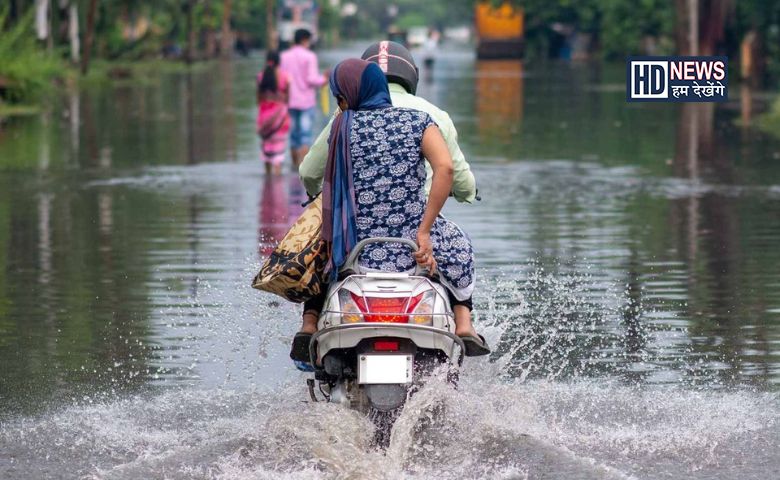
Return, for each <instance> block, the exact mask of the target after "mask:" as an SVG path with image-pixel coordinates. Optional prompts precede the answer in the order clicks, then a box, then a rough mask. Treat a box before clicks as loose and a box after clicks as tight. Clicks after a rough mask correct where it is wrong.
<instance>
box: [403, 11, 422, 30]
mask: <svg viewBox="0 0 780 480" xmlns="http://www.w3.org/2000/svg"><path fill="white" fill-rule="evenodd" d="M396 25H397V26H398V28H400V29H404V30H406V29H409V28H412V27H425V26H427V25H428V20H427V19H426V18H425V16H424V15H423V14H421V13H418V12H407V13H405V14H403V15H402V16H401V17H400V18H398V21H397V22H396Z"/></svg>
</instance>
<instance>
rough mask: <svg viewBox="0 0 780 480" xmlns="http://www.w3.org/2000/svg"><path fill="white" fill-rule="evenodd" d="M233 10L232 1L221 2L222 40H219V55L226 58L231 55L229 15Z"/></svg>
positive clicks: (224, 0)
mask: <svg viewBox="0 0 780 480" xmlns="http://www.w3.org/2000/svg"><path fill="white" fill-rule="evenodd" d="M232 8H233V0H223V3H222V38H221V39H220V40H221V41H220V45H219V54H220V55H221V56H222V57H224V58H228V57H230V55H231V54H232V53H233V32H232V31H231V29H230V15H231V10H232Z"/></svg>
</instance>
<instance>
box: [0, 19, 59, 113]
mask: <svg viewBox="0 0 780 480" xmlns="http://www.w3.org/2000/svg"><path fill="white" fill-rule="evenodd" d="M7 15H8V13H7V9H3V10H0V25H4V24H5V23H6V17H7ZM32 18H33V17H32V12H30V13H29V14H27V15H25V16H24V18H23V19H22V20H21V21H19V22H18V23H16V24H15V25H13V26H11V27H10V28H9V29H8V30H5V31H0V92H1V96H0V100H5V101H8V102H21V101H25V100H29V99H31V98H35V97H36V96H38V95H40V94H41V93H42V92H43V91H44V90H46V89H47V88H49V87H50V86H51V81H52V79H53V78H55V77H57V76H60V75H61V74H62V73H63V72H64V70H65V68H66V67H65V65H64V64H63V61H62V60H61V59H60V58H59V56H57V55H52V54H48V53H47V52H45V51H44V50H43V49H42V48H41V47H40V46H39V45H38V44H37V43H36V40H35V36H34V34H33V28H32Z"/></svg>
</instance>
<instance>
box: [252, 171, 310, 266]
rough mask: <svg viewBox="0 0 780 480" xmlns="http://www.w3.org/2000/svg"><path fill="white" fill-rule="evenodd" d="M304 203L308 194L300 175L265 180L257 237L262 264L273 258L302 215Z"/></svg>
mask: <svg viewBox="0 0 780 480" xmlns="http://www.w3.org/2000/svg"><path fill="white" fill-rule="evenodd" d="M305 201H306V190H305V189H304V188H303V185H302V184H301V182H300V180H299V179H298V177H297V175H295V174H289V175H287V176H280V175H273V176H267V177H266V178H265V179H264V180H263V188H262V192H261V194H260V219H259V225H260V226H259V229H258V234H257V243H258V245H259V252H258V253H259V254H260V259H261V260H263V259H265V257H267V256H268V255H270V254H271V252H272V251H273V250H274V248H275V247H276V245H277V244H278V243H279V241H281V240H282V238H283V237H284V235H285V233H287V230H288V229H289V228H290V225H292V223H293V222H294V221H295V220H296V219H297V218H298V217H299V216H300V214H301V213H302V212H303V207H302V205H303V203H304V202H305Z"/></svg>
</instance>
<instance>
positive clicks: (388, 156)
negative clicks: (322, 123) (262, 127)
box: [290, 59, 490, 361]
mask: <svg viewBox="0 0 780 480" xmlns="http://www.w3.org/2000/svg"><path fill="white" fill-rule="evenodd" d="M330 88H331V91H332V93H333V95H334V96H335V97H336V99H337V100H338V103H339V107H340V109H341V113H340V114H339V115H338V116H337V117H336V119H335V120H334V122H333V126H332V129H331V136H330V142H329V144H330V146H329V152H328V162H327V166H326V169H325V179H324V186H323V228H322V237H323V239H324V240H325V241H326V242H328V245H329V250H330V263H329V269H330V274H331V278H335V275H336V273H337V272H338V269H339V268H340V267H341V266H342V264H343V263H344V260H345V259H346V257H347V255H348V254H349V251H350V250H351V248H352V247H354V245H355V244H356V243H357V242H358V241H360V240H363V239H365V238H373V237H403V238H408V239H411V240H415V241H416V242H417V245H418V246H419V249H418V251H417V252H416V253H415V254H414V255H411V254H410V252H409V250H408V248H406V247H404V246H402V245H397V244H376V245H372V246H369V247H367V248H366V250H365V251H363V253H362V254H361V256H360V265H361V267H363V268H366V269H369V270H380V271H399V272H403V271H409V270H412V269H413V268H414V266H415V263H417V264H418V265H420V266H422V267H426V268H428V269H429V270H430V271H431V272H434V271H436V272H438V274H439V280H440V281H441V283H442V284H443V285H444V286H445V287H446V288H447V290H448V292H449V293H450V301H451V303H452V305H453V311H454V314H455V324H456V329H455V334H456V335H458V336H460V337H461V339H462V340H463V342H464V344H465V346H466V355H467V356H478V355H485V354H488V353H490V349H489V348H488V347H487V344H486V342H485V340H484V338H483V337H482V336H481V335H479V334H477V332H476V331H475V330H474V326H473V325H472V323H471V309H472V301H471V295H472V292H473V290H474V279H475V277H474V254H473V250H472V247H471V242H470V240H469V239H468V237H467V236H466V235H465V234H464V233H463V231H462V230H461V229H460V228H459V227H458V226H457V225H455V224H454V223H452V222H450V221H448V220H446V219H444V218H443V217H440V216H439V212H440V211H441V208H442V207H443V206H444V202H445V201H446V200H447V197H448V195H449V193H450V189H451V187H452V177H453V166H452V158H451V156H450V154H449V151H448V149H447V145H446V143H445V141H444V139H443V138H442V135H441V133H440V132H439V129H438V127H437V126H436V123H435V122H434V121H433V120H432V119H431V117H430V116H429V115H428V114H427V113H424V112H421V111H418V110H412V109H407V108H395V107H393V106H392V104H391V102H390V94H389V91H388V86H387V80H386V78H385V76H384V74H383V73H382V70H381V69H380V68H379V67H378V66H377V65H376V64H374V63H370V62H366V61H364V60H358V59H349V60H345V61H343V62H341V63H340V64H339V65H337V66H336V68H335V69H334V70H333V72H332V74H331V77H330ZM425 159H427V160H428V162H429V163H430V165H431V167H432V169H433V181H432V185H431V192H430V195H429V197H428V199H427V202H426V194H425V179H426V174H425ZM323 303H324V296H321V297H317V298H314V299H312V300H309V301H308V302H306V303H305V304H304V315H303V325H302V327H301V330H300V332H298V333H297V334H296V335H295V339H294V340H293V347H292V351H291V352H290V356H291V357H292V358H293V359H295V360H300V361H307V360H308V359H309V342H310V340H311V335H312V334H313V333H314V332H315V331H316V330H317V318H318V316H319V313H320V311H321V310H322V305H323Z"/></svg>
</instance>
